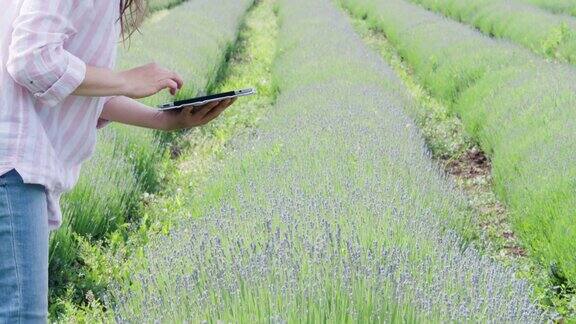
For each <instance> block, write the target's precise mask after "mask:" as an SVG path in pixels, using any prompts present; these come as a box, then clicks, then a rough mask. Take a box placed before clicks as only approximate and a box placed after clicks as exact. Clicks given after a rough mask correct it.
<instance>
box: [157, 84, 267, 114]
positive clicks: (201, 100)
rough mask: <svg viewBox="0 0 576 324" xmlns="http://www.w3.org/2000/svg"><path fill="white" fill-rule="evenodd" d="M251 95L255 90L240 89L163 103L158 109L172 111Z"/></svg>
mask: <svg viewBox="0 0 576 324" xmlns="http://www.w3.org/2000/svg"><path fill="white" fill-rule="evenodd" d="M253 94H256V89H254V88H248V89H242V90H236V91H228V92H223V93H218V94H213V95H209V96H203V97H197V98H192V99H184V100H178V101H174V102H168V103H165V104H163V105H159V106H158V108H159V109H160V110H172V109H181V108H183V107H185V106H203V105H205V104H207V103H210V102H213V101H222V100H225V99H232V98H237V97H244V96H250V95H253Z"/></svg>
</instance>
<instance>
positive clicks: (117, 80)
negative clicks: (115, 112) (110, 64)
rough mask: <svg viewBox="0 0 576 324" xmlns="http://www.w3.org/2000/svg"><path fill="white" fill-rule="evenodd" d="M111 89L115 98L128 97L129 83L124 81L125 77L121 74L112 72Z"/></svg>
mask: <svg viewBox="0 0 576 324" xmlns="http://www.w3.org/2000/svg"><path fill="white" fill-rule="evenodd" d="M111 79H112V81H111V84H112V87H113V91H114V92H115V93H116V95H117V96H126V97H131V96H130V82H128V80H127V79H126V76H125V75H124V73H122V72H113V76H112V78H111Z"/></svg>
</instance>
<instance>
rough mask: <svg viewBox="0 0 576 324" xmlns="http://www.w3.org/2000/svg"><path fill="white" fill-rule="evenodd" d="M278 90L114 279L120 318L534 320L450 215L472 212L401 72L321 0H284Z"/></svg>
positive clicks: (512, 284) (519, 286) (509, 276)
mask: <svg viewBox="0 0 576 324" xmlns="http://www.w3.org/2000/svg"><path fill="white" fill-rule="evenodd" d="M278 8H279V14H280V21H281V30H280V35H279V47H280V50H279V54H278V58H277V61H276V67H275V70H274V73H275V76H276V80H277V84H278V86H279V89H280V92H281V94H280V97H279V99H278V103H277V106H276V108H275V109H274V110H273V112H272V113H271V114H270V115H269V116H268V118H267V119H266V121H265V122H262V123H261V125H262V126H261V127H260V128H259V129H258V130H257V131H255V132H254V133H253V134H251V135H249V136H245V137H241V138H238V139H237V140H236V141H235V142H234V144H233V146H232V147H231V149H230V151H229V153H228V156H227V157H226V158H225V159H224V160H223V162H222V165H221V166H220V167H219V168H218V169H217V170H215V171H214V173H213V176H212V178H211V180H210V181H209V182H208V183H207V185H206V187H205V188H203V194H202V195H200V196H190V197H189V201H188V202H187V203H186V206H185V208H183V209H182V210H181V213H182V217H181V221H180V223H179V224H178V225H177V226H176V227H175V228H174V229H173V230H172V231H171V233H170V235H169V236H157V237H154V238H152V239H151V243H150V244H149V245H148V246H147V248H146V249H145V251H144V257H143V258H142V259H141V260H140V261H141V262H142V263H141V264H140V266H139V267H135V268H134V272H133V276H132V277H131V278H130V282H124V283H119V284H118V287H113V288H112V289H111V293H112V294H113V296H114V297H115V299H116V300H117V301H118V303H117V304H116V305H114V306H113V305H111V306H113V307H114V312H115V316H116V321H118V322H144V323H147V322H156V321H161V322H177V323H183V322H202V321H207V322H217V321H220V320H221V321H224V322H229V321H232V322H241V323H263V322H273V323H286V322H291V323H292V322H330V323H332V322H335V323H342V322H422V321H426V322H510V323H512V322H523V323H524V322H539V321H540V320H541V315H540V314H539V312H538V310H537V309H536V308H535V307H534V306H533V305H532V304H531V303H530V300H529V296H530V287H529V286H528V285H527V284H526V283H525V282H524V281H522V280H517V279H515V278H514V274H513V272H512V270H510V269H507V268H504V267H502V266H500V265H498V264H496V263H494V262H492V261H490V260H489V259H487V258H485V257H482V256H481V255H479V254H478V252H476V251H475V250H474V249H473V248H472V247H470V246H468V245H467V244H466V243H465V241H463V240H462V238H461V237H460V236H459V235H457V234H455V233H454V232H453V231H451V230H450V229H449V228H452V227H456V228H461V229H463V228H465V226H466V223H467V220H468V219H469V217H471V215H470V211H469V209H468V208H467V206H466V204H465V202H464V200H463V199H462V197H460V194H459V193H458V192H457V191H456V190H455V189H453V186H452V184H451V183H450V182H449V181H448V180H446V179H445V178H444V176H443V175H442V174H441V172H440V171H439V170H438V168H437V167H436V166H435V165H434V164H433V163H432V162H431V161H430V154H429V152H428V151H427V150H426V148H425V144H424V142H423V140H422V139H421V137H420V134H419V132H418V131H417V130H416V129H415V128H414V127H413V126H412V121H411V120H410V119H409V118H408V117H407V116H406V115H405V114H404V113H403V106H404V105H409V104H412V103H411V102H410V100H409V97H408V95H407V94H405V92H404V89H403V88H402V86H401V83H400V82H399V81H398V80H397V79H396V77H395V76H394V74H393V72H392V71H391V70H390V68H389V67H388V66H386V65H385V64H384V63H383V61H382V60H381V59H380V58H378V57H377V55H376V54H374V53H372V52H371V51H369V50H368V49H367V48H366V47H365V46H364V45H363V44H362V42H361V40H360V39H359V38H358V36H357V35H356V34H355V33H354V31H353V30H352V28H351V27H350V26H349V25H348V24H347V21H346V18H345V17H344V16H342V14H341V13H340V12H339V11H338V10H336V9H335V8H334V7H333V5H332V4H331V3H330V2H329V1H327V0H315V1H308V0H285V1H280V2H279V3H278Z"/></svg>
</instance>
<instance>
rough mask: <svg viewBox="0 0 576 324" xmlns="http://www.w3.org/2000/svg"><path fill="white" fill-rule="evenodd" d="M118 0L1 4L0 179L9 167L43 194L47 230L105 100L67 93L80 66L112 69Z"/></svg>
mask: <svg viewBox="0 0 576 324" xmlns="http://www.w3.org/2000/svg"><path fill="white" fill-rule="evenodd" d="M119 1H120V0H0V8H2V9H1V11H0V61H2V67H1V68H0V175H2V174H5V173H6V172H8V171H10V170H12V169H16V170H17V171H18V173H20V175H21V176H22V178H23V179H24V182H25V183H34V184H41V185H43V186H44V187H45V188H46V192H47V207H48V214H49V220H48V221H49V226H50V228H51V229H56V228H58V227H59V226H60V224H61V223H62V213H61V211H60V196H61V195H62V193H64V192H65V191H67V190H70V189H71V188H72V187H73V186H74V184H75V183H76V181H77V179H78V175H79V172H80V165H81V163H82V162H83V161H84V160H86V159H87V158H88V157H90V155H91V154H92V153H93V151H94V147H95V143H96V131H97V127H98V126H101V125H99V124H100V122H101V120H100V119H99V116H100V114H101V112H102V109H103V106H104V104H105V102H106V100H107V98H95V97H78V96H72V95H71V94H72V92H73V91H74V90H75V89H76V88H77V87H78V86H79V85H80V84H81V83H82V81H83V80H84V77H85V73H86V65H91V66H96V67H106V68H113V66H114V64H115V61H116V48H117V43H118V36H119V33H120V29H119V28H120V26H119V23H118V17H119V6H120V3H119Z"/></svg>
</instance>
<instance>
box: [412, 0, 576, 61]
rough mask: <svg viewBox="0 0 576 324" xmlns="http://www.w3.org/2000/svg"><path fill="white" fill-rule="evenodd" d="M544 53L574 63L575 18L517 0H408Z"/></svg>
mask: <svg viewBox="0 0 576 324" xmlns="http://www.w3.org/2000/svg"><path fill="white" fill-rule="evenodd" d="M411 1H412V2H414V3H417V4H420V5H422V6H424V7H426V8H427V9H431V10H433V11H436V12H440V13H442V14H443V15H446V16H448V17H451V18H454V19H456V20H458V21H461V22H464V23H467V24H470V25H473V26H475V27H476V28H478V29H479V30H481V31H482V32H483V33H485V34H489V35H492V36H496V37H499V38H506V39H509V40H511V41H513V42H516V43H518V44H521V45H523V46H525V47H528V48H529V49H531V50H533V51H535V52H536V53H538V54H541V55H543V56H546V57H551V58H558V59H561V60H564V61H567V62H570V63H576V18H572V17H568V16H557V15H555V14H553V13H550V12H547V11H545V10H542V9H539V8H536V7H534V6H531V5H526V4H523V3H521V2H517V1H502V0H476V1H459V0H411Z"/></svg>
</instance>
